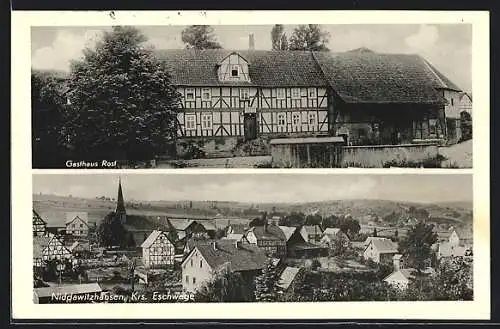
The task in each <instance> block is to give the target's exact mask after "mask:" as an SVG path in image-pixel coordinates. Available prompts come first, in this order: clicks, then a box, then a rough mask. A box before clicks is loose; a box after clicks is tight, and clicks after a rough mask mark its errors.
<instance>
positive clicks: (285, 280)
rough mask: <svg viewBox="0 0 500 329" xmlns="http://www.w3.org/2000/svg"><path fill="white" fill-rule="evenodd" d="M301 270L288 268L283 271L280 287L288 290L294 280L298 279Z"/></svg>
mask: <svg viewBox="0 0 500 329" xmlns="http://www.w3.org/2000/svg"><path fill="white" fill-rule="evenodd" d="M299 271H300V268H299V267H291V266H287V267H285V269H284V270H283V272H282V273H281V275H280V280H279V283H278V285H279V286H280V287H281V288H283V289H285V290H286V289H288V287H290V285H291V284H292V282H293V280H295V278H296V277H297V274H299Z"/></svg>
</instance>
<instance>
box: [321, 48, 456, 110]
mask: <svg viewBox="0 0 500 329" xmlns="http://www.w3.org/2000/svg"><path fill="white" fill-rule="evenodd" d="M314 55H315V56H316V58H317V59H318V62H319V64H320V66H321V68H322V70H323V72H324V74H325V77H326V79H328V82H329V84H330V85H331V87H332V88H333V89H334V90H335V92H336V93H337V94H338V95H339V96H340V98H341V99H342V100H343V101H345V102H346V103H371V104H374V103H380V104H387V103H393V104H407V103H417V104H436V105H437V104H439V105H442V104H444V102H445V100H444V98H443V97H442V96H441V95H440V93H439V92H438V90H437V89H439V88H445V89H453V90H457V91H459V90H460V88H458V87H457V86H456V85H454V84H453V83H452V82H451V81H449V80H448V79H447V78H446V77H445V76H444V75H442V74H441V73H440V72H439V71H437V70H436V69H435V68H434V67H433V66H432V65H430V64H429V63H428V62H427V61H426V60H425V59H423V58H422V57H420V56H418V55H408V54H379V53H370V52H345V53H331V52H316V53H314Z"/></svg>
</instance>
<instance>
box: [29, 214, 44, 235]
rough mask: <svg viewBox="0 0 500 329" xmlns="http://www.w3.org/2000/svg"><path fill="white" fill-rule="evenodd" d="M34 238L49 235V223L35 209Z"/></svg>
mask: <svg viewBox="0 0 500 329" xmlns="http://www.w3.org/2000/svg"><path fill="white" fill-rule="evenodd" d="M32 228H33V236H43V235H47V222H46V221H44V220H43V219H42V217H41V216H40V215H39V214H38V213H37V212H36V211H35V209H33V226H32Z"/></svg>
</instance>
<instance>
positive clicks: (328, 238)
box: [320, 227, 350, 248]
mask: <svg viewBox="0 0 500 329" xmlns="http://www.w3.org/2000/svg"><path fill="white" fill-rule="evenodd" d="M336 242H340V243H341V245H342V246H343V247H348V246H349V244H350V240H349V237H348V236H347V234H345V233H344V232H342V230H341V229H339V228H332V227H328V228H327V229H325V231H324V232H323V237H322V238H321V240H320V244H323V245H326V246H328V247H330V248H333V247H335V246H336Z"/></svg>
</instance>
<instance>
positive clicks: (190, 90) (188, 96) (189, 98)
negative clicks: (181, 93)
mask: <svg viewBox="0 0 500 329" xmlns="http://www.w3.org/2000/svg"><path fill="white" fill-rule="evenodd" d="M185 98H186V100H187V101H192V100H194V89H193V88H187V89H186V95H185Z"/></svg>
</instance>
